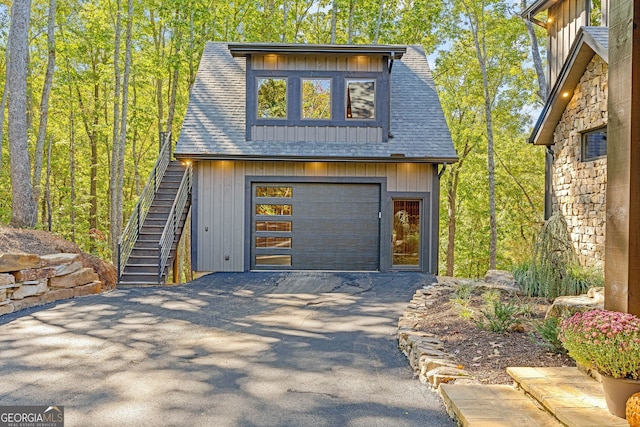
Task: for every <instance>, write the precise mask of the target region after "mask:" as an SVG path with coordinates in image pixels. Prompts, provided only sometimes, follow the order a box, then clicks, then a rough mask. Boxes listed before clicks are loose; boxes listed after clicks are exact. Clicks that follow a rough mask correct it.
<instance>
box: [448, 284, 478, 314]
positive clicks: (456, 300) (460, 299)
mask: <svg viewBox="0 0 640 427" xmlns="http://www.w3.org/2000/svg"><path fill="white" fill-rule="evenodd" d="M472 291H473V287H472V286H471V285H470V284H468V283H464V284H461V285H458V286H457V287H456V289H455V291H454V293H453V297H452V298H451V302H452V303H453V304H455V305H457V306H459V308H460V313H459V314H460V317H461V318H463V319H467V320H469V319H472V318H473V316H474V312H473V310H471V309H470V308H469V305H470V303H471V296H472Z"/></svg>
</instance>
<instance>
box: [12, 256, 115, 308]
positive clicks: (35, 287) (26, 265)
mask: <svg viewBox="0 0 640 427" xmlns="http://www.w3.org/2000/svg"><path fill="white" fill-rule="evenodd" d="M79 258H80V254H75V253H59V254H51V255H43V256H42V257H41V256H38V255H35V254H7V253H0V265H1V270H2V272H0V316H1V315H4V314H9V313H13V312H16V311H19V310H24V309H26V308H31V307H35V306H38V305H43V304H48V303H51V302H54V301H58V300H62V299H70V298H75V297H79V296H85V295H91V294H98V293H100V292H102V288H103V286H102V282H101V281H100V280H99V277H98V274H97V273H96V271H95V270H94V269H93V268H82V263H80V262H79V261H78V260H79Z"/></svg>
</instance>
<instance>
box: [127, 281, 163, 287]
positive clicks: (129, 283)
mask: <svg viewBox="0 0 640 427" xmlns="http://www.w3.org/2000/svg"><path fill="white" fill-rule="evenodd" d="M161 285H162V283H157V282H149V281H142V282H136V281H133V280H128V281H124V280H122V279H121V280H120V282H119V283H118V288H129V287H131V288H137V287H144V286H161Z"/></svg>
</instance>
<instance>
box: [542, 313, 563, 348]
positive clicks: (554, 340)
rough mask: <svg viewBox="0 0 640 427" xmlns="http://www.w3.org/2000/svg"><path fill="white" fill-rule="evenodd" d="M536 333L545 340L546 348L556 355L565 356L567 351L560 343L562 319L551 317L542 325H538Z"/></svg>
mask: <svg viewBox="0 0 640 427" xmlns="http://www.w3.org/2000/svg"><path fill="white" fill-rule="evenodd" d="M536 331H537V332H538V334H540V336H541V337H542V339H543V340H544V344H545V346H546V347H547V348H548V349H549V350H550V351H552V352H553V353H556V354H564V353H566V352H567V350H566V349H565V348H564V347H563V346H562V342H561V341H560V338H559V335H560V319H558V318H557V317H549V318H548V319H545V320H544V321H543V322H542V323H538V324H537V325H536Z"/></svg>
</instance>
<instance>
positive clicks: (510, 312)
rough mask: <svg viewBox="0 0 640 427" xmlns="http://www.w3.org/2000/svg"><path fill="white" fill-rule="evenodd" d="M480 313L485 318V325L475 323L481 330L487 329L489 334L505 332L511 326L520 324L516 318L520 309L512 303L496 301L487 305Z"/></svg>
mask: <svg viewBox="0 0 640 427" xmlns="http://www.w3.org/2000/svg"><path fill="white" fill-rule="evenodd" d="M480 312H481V313H482V314H483V315H484V317H485V318H486V320H487V324H486V325H485V324H484V322H477V324H478V326H479V327H480V328H483V329H484V328H487V329H489V330H490V331H491V332H496V333H503V332H507V331H508V330H510V329H511V327H512V326H514V325H517V324H519V323H520V321H519V320H518V317H517V316H518V314H520V308H519V307H518V305H517V304H516V303H515V302H514V301H509V302H506V303H505V302H502V301H501V300H500V299H498V300H495V301H493V302H491V303H490V304H488V307H487V309H485V310H480Z"/></svg>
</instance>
